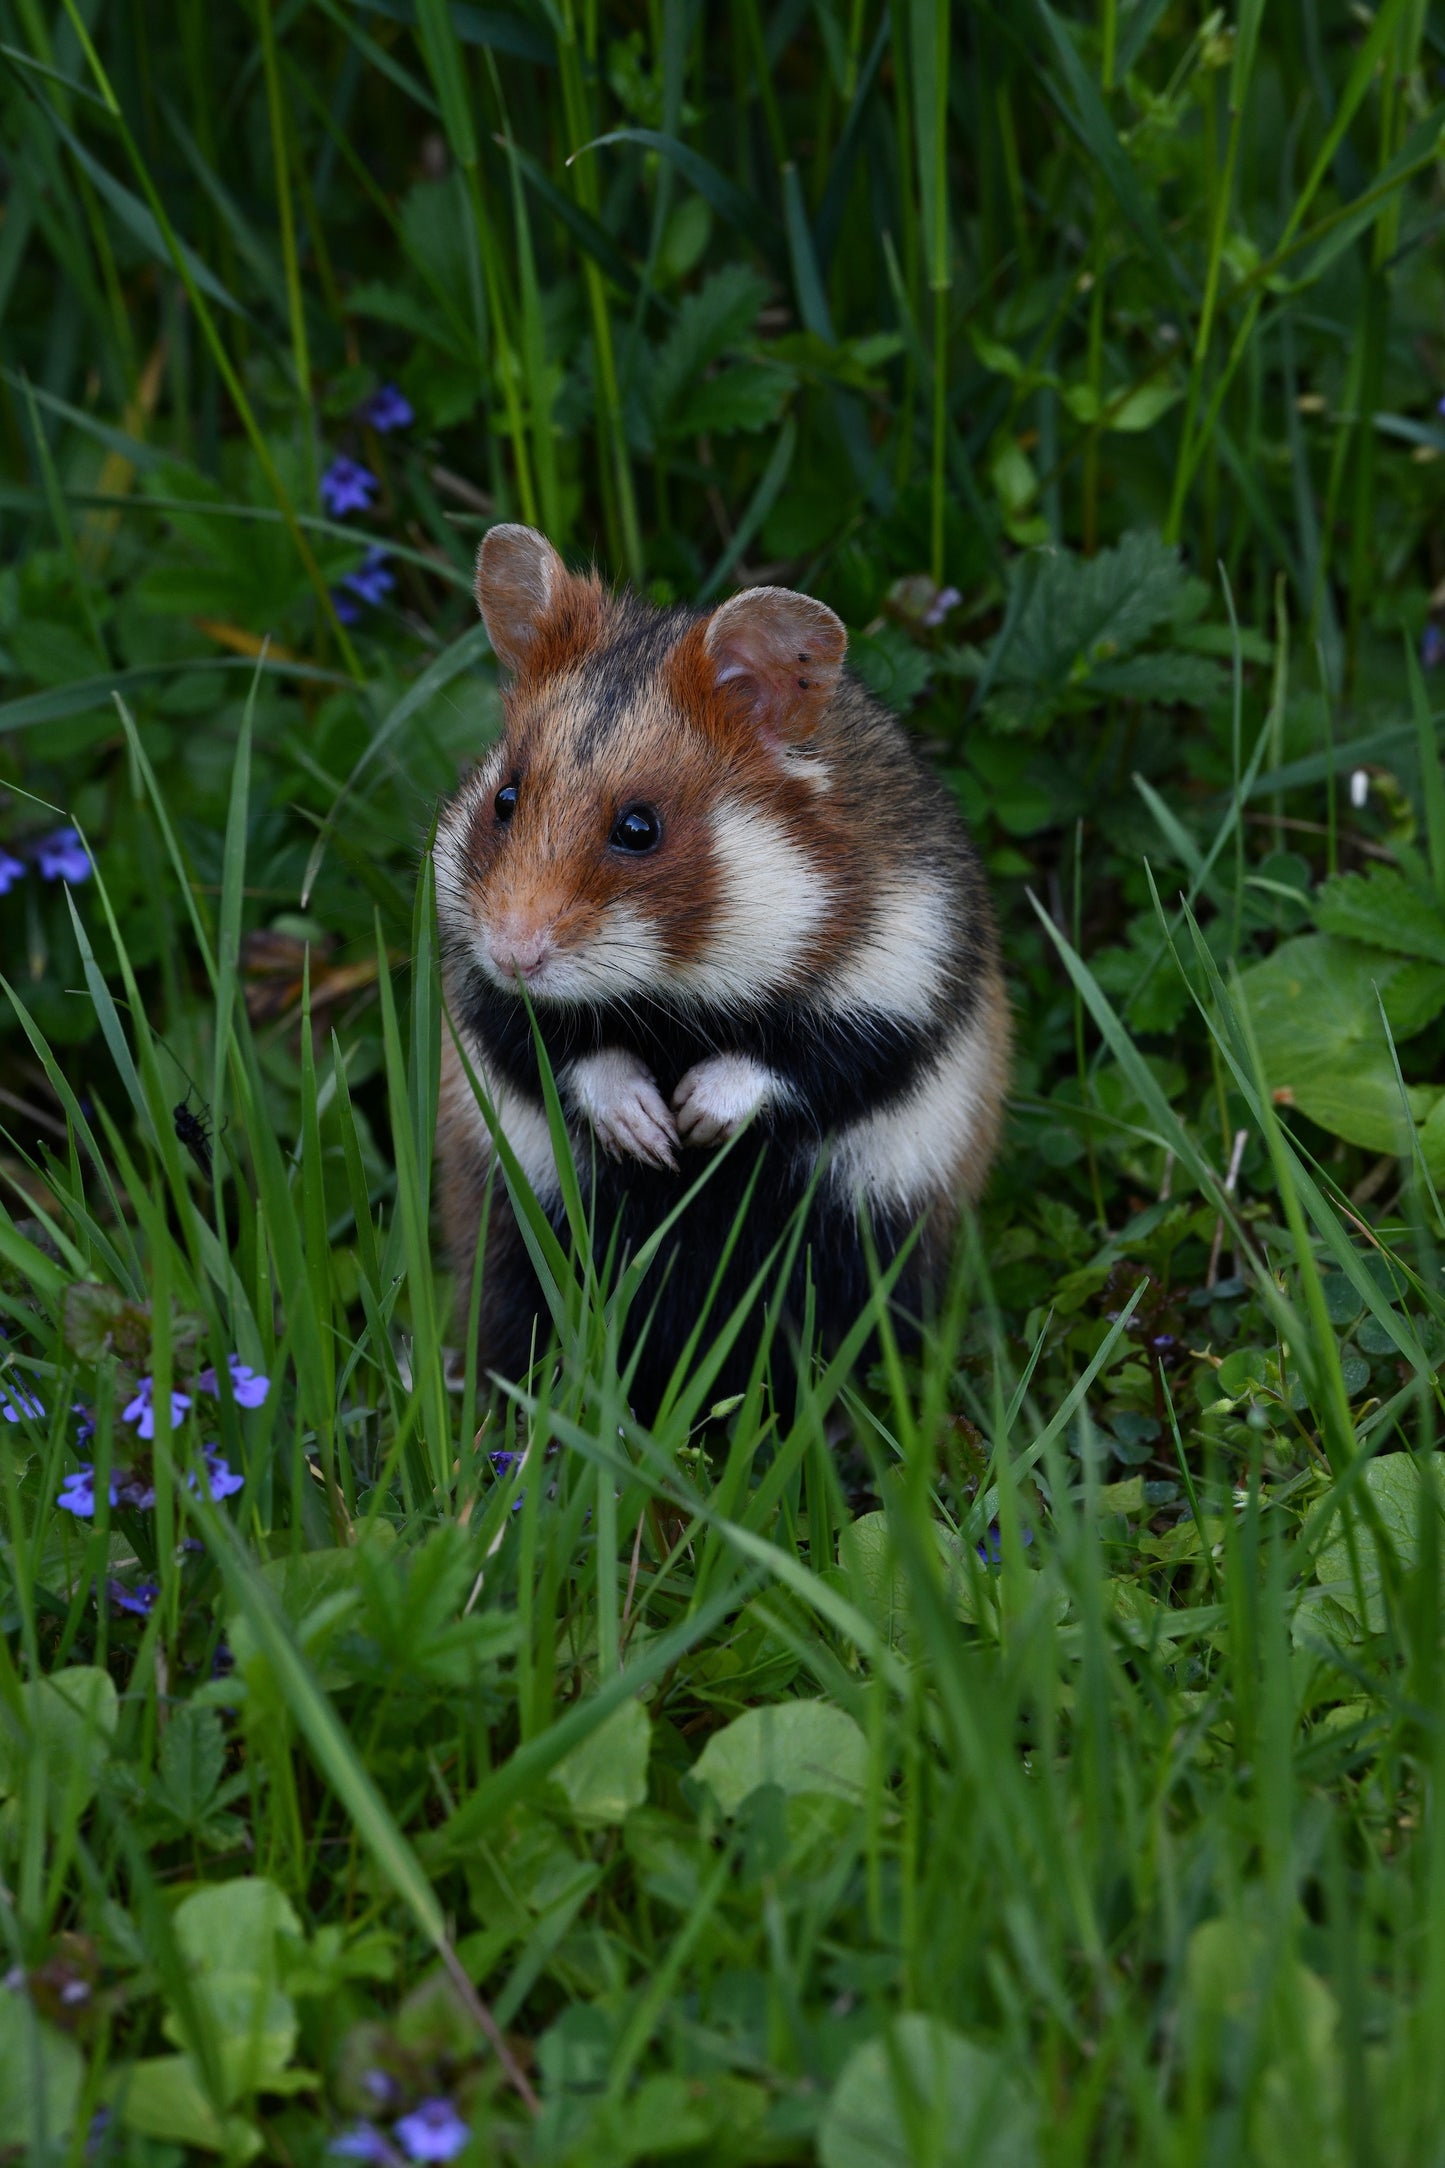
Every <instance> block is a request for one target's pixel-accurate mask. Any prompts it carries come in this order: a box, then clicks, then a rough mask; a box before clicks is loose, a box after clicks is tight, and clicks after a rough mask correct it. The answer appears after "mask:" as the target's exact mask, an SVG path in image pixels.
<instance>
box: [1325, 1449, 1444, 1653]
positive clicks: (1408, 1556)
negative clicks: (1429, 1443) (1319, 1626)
mask: <svg viewBox="0 0 1445 2168" xmlns="http://www.w3.org/2000/svg"><path fill="white" fill-rule="evenodd" d="M1359 1480H1360V1481H1361V1482H1363V1484H1364V1485H1365V1488H1366V1489H1367V1490H1368V1491H1369V1493H1370V1495H1371V1497H1372V1498H1373V1499H1374V1501H1375V1504H1376V1506H1377V1507H1378V1508H1379V1514H1380V1519H1381V1521H1382V1523H1383V1524H1384V1528H1385V1533H1386V1535H1387V1536H1388V1537H1389V1539H1390V1543H1391V1545H1392V1547H1393V1549H1394V1553H1395V1556H1396V1558H1397V1559H1398V1560H1399V1563H1400V1566H1401V1568H1402V1569H1403V1570H1404V1571H1406V1572H1408V1571H1409V1570H1410V1568H1411V1567H1413V1566H1414V1565H1416V1564H1417V1562H1418V1560H1419V1557H1420V1516H1421V1513H1422V1512H1431V1513H1435V1514H1439V1513H1441V1512H1442V1511H1445V1460H1442V1458H1441V1456H1440V1454H1438V1453H1432V1454H1431V1456H1430V1458H1429V1459H1428V1460H1422V1459H1420V1458H1418V1457H1417V1456H1416V1455H1415V1454H1413V1453H1387V1454H1385V1455H1384V1457H1383V1458H1381V1459H1378V1460H1372V1461H1371V1462H1370V1463H1369V1466H1368V1467H1367V1468H1366V1469H1365V1470H1364V1472H1363V1474H1362V1475H1361V1477H1360V1478H1359ZM1336 1525H1338V1523H1337V1524H1336ZM1354 1550H1355V1557H1356V1559H1357V1560H1358V1563H1359V1569H1360V1578H1359V1584H1358V1588H1357V1586H1356V1582H1355V1577H1354V1574H1353V1573H1352V1571H1351V1568H1350V1545H1349V1543H1348V1542H1347V1540H1346V1538H1345V1536H1344V1533H1343V1531H1342V1532H1341V1533H1340V1534H1339V1535H1338V1536H1336V1538H1335V1539H1334V1541H1333V1542H1331V1543H1327V1544H1325V1545H1324V1546H1323V1548H1322V1549H1321V1550H1320V1552H1319V1555H1318V1557H1317V1558H1316V1560H1315V1577H1316V1579H1317V1580H1318V1581H1319V1584H1320V1588H1321V1591H1322V1592H1323V1594H1325V1595H1327V1596H1330V1597H1332V1598H1333V1599H1334V1601H1335V1602H1336V1603H1337V1604H1339V1605H1340V1607H1341V1608H1342V1609H1343V1610H1345V1611H1348V1612H1349V1613H1350V1614H1351V1616H1352V1617H1354V1618H1359V1617H1360V1615H1361V1614H1360V1598H1361V1596H1363V1598H1364V1623H1365V1625H1366V1626H1367V1627H1368V1628H1369V1630H1370V1632H1371V1633H1383V1632H1384V1629H1385V1602H1384V1595H1383V1591H1382V1588H1381V1572H1380V1552H1379V1546H1378V1544H1377V1542H1376V1540H1375V1537H1374V1535H1373V1533H1372V1532H1371V1530H1370V1529H1368V1528H1366V1527H1365V1526H1364V1524H1363V1521H1362V1520H1360V1519H1359V1518H1358V1516H1357V1518H1356V1525H1355V1530H1354Z"/></svg>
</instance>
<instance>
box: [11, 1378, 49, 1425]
mask: <svg viewBox="0 0 1445 2168" xmlns="http://www.w3.org/2000/svg"><path fill="white" fill-rule="evenodd" d="M44 1414H45V1410H44V1408H42V1407H41V1405H40V1402H39V1401H38V1400H37V1399H36V1398H35V1396H34V1394H33V1393H27V1392H25V1391H24V1390H23V1389H22V1388H21V1387H20V1386H18V1385H12V1386H10V1388H9V1389H8V1391H0V1415H3V1416H4V1418H5V1420H6V1422H7V1423H18V1422H19V1420H20V1418H21V1416H22V1415H28V1416H30V1417H31V1418H32V1420H35V1421H39V1420H40V1419H42V1418H43V1417H44Z"/></svg>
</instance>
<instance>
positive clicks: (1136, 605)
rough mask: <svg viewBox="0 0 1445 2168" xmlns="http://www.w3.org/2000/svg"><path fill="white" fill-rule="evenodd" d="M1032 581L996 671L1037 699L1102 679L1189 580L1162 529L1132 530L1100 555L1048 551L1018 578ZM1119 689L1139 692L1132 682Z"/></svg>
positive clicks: (1158, 621) (1164, 614) (1163, 617)
mask: <svg viewBox="0 0 1445 2168" xmlns="http://www.w3.org/2000/svg"><path fill="white" fill-rule="evenodd" d="M1016 577H1017V578H1018V579H1029V578H1030V577H1031V578H1032V585H1031V586H1030V587H1029V590H1028V594H1027V598H1026V599H1025V601H1024V603H1023V605H1022V607H1021V608H1020V609H1018V610H1017V612H1013V611H1011V612H1010V613H1009V615H1010V619H1011V620H1012V622H1011V623H1010V622H1009V621H1008V620H1006V629H1005V632H1004V633H1001V634H1000V641H1001V642H1003V643H1005V644H1004V645H1003V647H1002V652H1001V653H1000V654H999V655H998V658H997V662H996V664H995V667H994V671H993V676H994V679H995V681H996V682H997V683H998V684H1000V685H1004V686H1007V685H1024V686H1028V687H1029V688H1030V689H1031V691H1032V693H1033V695H1034V704H1035V705H1038V704H1039V703H1040V702H1041V701H1043V700H1044V699H1045V698H1048V697H1052V698H1055V699H1056V698H1057V697H1058V696H1059V695H1060V694H1062V693H1065V692H1067V691H1068V690H1070V689H1071V688H1073V687H1076V686H1082V685H1085V684H1093V683H1094V682H1095V673H1096V672H1098V671H1101V670H1103V669H1105V668H1109V669H1112V670H1114V671H1115V672H1117V671H1118V669H1119V667H1120V663H1121V659H1122V658H1123V657H1124V656H1126V655H1129V654H1131V653H1132V652H1133V650H1134V649H1136V648H1138V647H1142V646H1143V644H1144V642H1145V641H1146V640H1147V639H1148V638H1149V636H1150V635H1151V633H1153V632H1154V630H1155V628H1156V627H1157V626H1159V625H1162V624H1163V623H1165V622H1166V621H1167V620H1168V618H1169V617H1170V615H1171V614H1172V612H1173V609H1174V607H1175V604H1176V602H1177V600H1178V598H1179V596H1180V594H1181V592H1182V591H1183V589H1184V587H1185V584H1186V574H1185V572H1184V569H1183V567H1182V565H1181V564H1180V562H1179V553H1178V551H1177V550H1174V549H1171V548H1170V547H1169V546H1168V545H1167V544H1166V543H1164V542H1162V541H1161V540H1160V539H1159V537H1158V535H1156V534H1127V535H1125V536H1124V538H1123V540H1122V541H1121V542H1120V543H1119V544H1118V545H1117V547H1115V548H1114V549H1107V550H1100V551H1099V553H1098V555H1097V556H1096V557H1092V558H1082V557H1076V556H1074V555H1073V554H1072V553H1071V552H1069V551H1067V550H1057V549H1051V550H1047V551H1044V552H1041V553H1040V554H1039V555H1038V556H1036V557H1035V558H1033V559H1031V560H1026V561H1025V566H1024V568H1022V569H1021V570H1020V571H1019V573H1018V574H1017V575H1016ZM1120 690H1133V688H1132V687H1129V686H1128V685H1127V681H1126V682H1125V683H1124V684H1121V685H1120Z"/></svg>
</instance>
